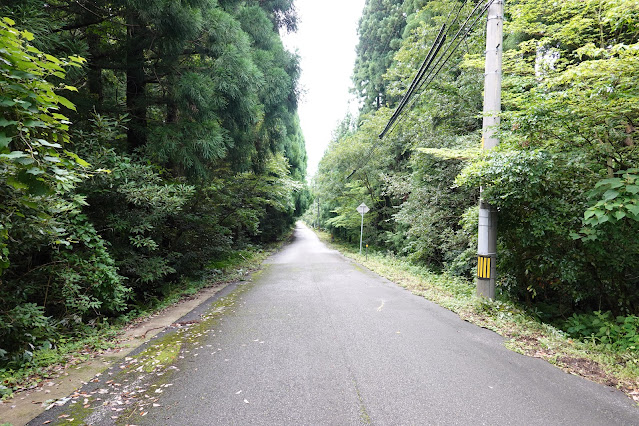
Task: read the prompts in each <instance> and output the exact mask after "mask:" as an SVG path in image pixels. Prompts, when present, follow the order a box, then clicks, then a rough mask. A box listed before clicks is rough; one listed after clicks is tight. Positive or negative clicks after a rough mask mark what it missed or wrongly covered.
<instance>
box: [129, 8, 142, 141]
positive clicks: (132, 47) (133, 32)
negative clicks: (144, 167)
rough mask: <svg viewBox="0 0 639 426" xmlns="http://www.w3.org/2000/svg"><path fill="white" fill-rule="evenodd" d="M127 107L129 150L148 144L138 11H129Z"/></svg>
mask: <svg viewBox="0 0 639 426" xmlns="http://www.w3.org/2000/svg"><path fill="white" fill-rule="evenodd" d="M126 21H127V45H126V61H127V65H126V107H127V112H128V113H129V117H130V120H131V121H130V122H129V130H128V131H127V141H128V146H129V151H130V152H132V151H134V150H136V149H138V148H140V147H142V146H144V145H145V144H146V136H147V135H146V109H147V105H146V97H145V93H144V92H145V85H146V82H145V74H144V42H145V37H144V33H145V31H144V26H143V25H142V24H141V22H140V19H139V16H138V14H137V12H135V11H130V12H128V13H127V19H126Z"/></svg>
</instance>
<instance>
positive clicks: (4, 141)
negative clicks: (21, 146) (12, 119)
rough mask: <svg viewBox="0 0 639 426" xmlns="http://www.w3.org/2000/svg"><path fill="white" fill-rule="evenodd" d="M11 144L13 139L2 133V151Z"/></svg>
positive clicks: (0, 145)
mask: <svg viewBox="0 0 639 426" xmlns="http://www.w3.org/2000/svg"><path fill="white" fill-rule="evenodd" d="M10 143H11V138H10V137H8V136H6V135H5V134H4V133H3V132H0V149H3V148H7V147H8V146H9V144H10Z"/></svg>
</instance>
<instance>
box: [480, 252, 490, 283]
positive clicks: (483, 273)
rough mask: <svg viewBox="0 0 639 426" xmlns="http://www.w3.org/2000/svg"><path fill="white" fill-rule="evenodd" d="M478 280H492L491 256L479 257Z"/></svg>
mask: <svg viewBox="0 0 639 426" xmlns="http://www.w3.org/2000/svg"><path fill="white" fill-rule="evenodd" d="M477 278H481V279H484V280H489V279H490V256H477Z"/></svg>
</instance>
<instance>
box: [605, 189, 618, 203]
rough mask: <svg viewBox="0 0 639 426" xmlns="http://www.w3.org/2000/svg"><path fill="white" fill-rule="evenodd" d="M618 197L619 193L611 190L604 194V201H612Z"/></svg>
mask: <svg viewBox="0 0 639 426" xmlns="http://www.w3.org/2000/svg"><path fill="white" fill-rule="evenodd" d="M617 196H619V191H615V190H614V189H609V190H607V191H606V192H604V194H603V198H604V200H612V199H614V198H617Z"/></svg>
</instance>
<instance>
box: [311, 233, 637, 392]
mask: <svg viewBox="0 0 639 426" xmlns="http://www.w3.org/2000/svg"><path fill="white" fill-rule="evenodd" d="M315 232H316V233H317V234H318V236H319V237H320V239H321V240H322V241H323V242H324V243H326V244H327V245H329V246H331V247H332V248H334V249H336V250H339V251H340V252H341V253H342V254H344V255H345V256H346V257H349V258H351V259H353V260H355V261H356V262H358V263H360V264H362V265H364V266H366V267H367V268H368V269H370V270H371V271H374V272H376V273H377V274H379V275H381V276H383V277H385V278H387V279H389V280H390V281H393V282H395V283H397V284H398V285H401V286H402V287H404V288H406V289H408V290H410V291H411V292H412V293H414V294H416V295H419V296H422V297H424V298H426V299H428V300H430V301H432V302H434V303H437V304H438V305H440V306H442V307H444V308H446V309H448V310H450V311H453V312H455V313H456V314H458V315H459V316H460V317H461V318H462V319H463V320H465V321H468V322H471V323H473V324H476V325H478V326H480V327H484V328H487V329H490V330H492V331H495V332H496V333H498V334H500V335H501V336H503V337H504V338H505V339H506V342H505V345H506V347H507V348H509V349H511V350H513V351H515V352H518V353H521V354H524V355H527V356H533V357H536V358H541V359H544V360H546V361H548V362H550V363H551V364H554V365H556V366H557V367H559V368H561V369H563V370H564V371H566V372H568V373H570V374H575V375H579V376H582V377H585V378H587V379H589V380H592V381H594V382H597V383H601V384H604V385H608V386H613V387H616V388H618V389H620V390H621V391H623V392H624V393H626V395H628V396H629V397H630V398H632V399H633V400H634V401H636V402H637V403H638V404H639V353H636V352H631V351H627V352H613V351H610V350H607V349H606V348H605V347H604V346H603V345H598V344H595V343H593V342H583V341H578V340H574V339H571V338H570V337H569V336H567V335H566V333H564V332H563V331H561V330H559V329H557V328H555V327H553V326H551V325H548V324H544V323H542V322H540V321H539V320H538V319H537V318H536V317H535V316H534V315H532V314H531V313H529V312H527V311H526V310H525V309H523V308H522V307H519V306H516V305H515V304H514V303H512V302H510V301H507V300H496V301H488V300H480V299H478V298H477V297H475V288H474V286H473V285H472V284H471V283H469V282H468V281H466V280H464V279H461V278H459V277H454V276H450V275H447V274H445V273H444V274H439V273H434V272H432V271H429V270H428V269H427V268H425V267H423V266H416V265H413V264H411V263H410V262H408V261H407V260H405V259H402V258H399V257H394V256H389V255H386V254H380V253H375V252H370V253H368V255H367V256H366V255H360V254H359V250H358V248H355V247H353V246H349V245H346V244H340V243H338V242H332V241H330V240H331V238H330V235H329V234H327V233H324V232H317V231H315Z"/></svg>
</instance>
